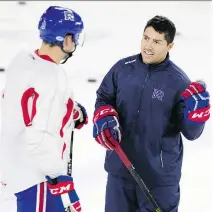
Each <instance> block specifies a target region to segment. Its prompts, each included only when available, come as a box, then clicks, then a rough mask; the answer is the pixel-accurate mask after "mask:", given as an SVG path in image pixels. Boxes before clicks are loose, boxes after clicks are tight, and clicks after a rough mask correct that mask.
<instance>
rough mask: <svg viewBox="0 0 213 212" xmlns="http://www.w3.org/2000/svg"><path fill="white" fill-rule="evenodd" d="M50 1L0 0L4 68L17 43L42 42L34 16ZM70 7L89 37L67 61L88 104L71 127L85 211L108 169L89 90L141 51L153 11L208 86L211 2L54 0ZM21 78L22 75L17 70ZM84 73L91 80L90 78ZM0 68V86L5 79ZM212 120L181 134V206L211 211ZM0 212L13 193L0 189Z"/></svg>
mask: <svg viewBox="0 0 213 212" xmlns="http://www.w3.org/2000/svg"><path fill="white" fill-rule="evenodd" d="M49 5H51V2H36V1H35V2H27V4H26V5H23V6H19V5H18V4H16V2H0V46H1V54H0V55H1V57H0V58H1V59H0V67H5V68H6V67H7V66H8V64H9V62H10V60H11V58H12V57H13V56H14V55H15V54H16V53H17V52H18V51H19V50H20V49H21V48H24V49H35V48H38V47H39V45H40V40H39V39H38V37H37V36H38V33H37V22H38V20H39V18H40V15H41V13H42V12H43V11H44V9H46V8H47V6H49ZM54 5H61V6H67V7H70V8H72V9H74V10H76V11H77V12H79V13H80V14H82V17H83V18H84V20H85V25H86V32H87V39H86V42H85V45H84V47H83V48H82V49H78V51H77V52H76V56H75V57H73V59H72V60H70V61H69V62H68V63H67V64H66V65H65V68H66V70H67V72H68V73H69V74H70V75H71V76H72V78H73V87H74V90H75V97H76V100H77V101H79V102H81V103H82V104H83V105H85V106H86V108H87V110H88V113H89V116H90V122H89V125H88V126H87V127H85V128H84V129H82V130H81V131H79V132H78V131H77V132H76V133H75V143H74V153H73V157H74V158H73V163H74V164H73V177H74V180H75V184H76V188H77V191H78V193H79V196H80V198H81V203H82V207H83V211H85V212H104V196H105V193H104V192H105V184H106V173H105V171H104V169H103V162H104V155H105V150H104V149H103V148H102V147H100V146H99V145H97V144H96V143H95V142H94V140H93V138H92V121H91V119H92V114H93V109H94V102H95V97H96V96H95V91H96V89H97V88H98V86H99V84H100V82H101V79H102V78H103V76H104V75H105V73H106V72H107V71H108V70H109V68H110V67H111V66H112V65H113V63H114V62H116V61H117V60H118V59H120V58H122V57H125V56H129V55H132V54H136V53H138V52H139V51H140V39H141V37H142V31H143V27H144V24H145V23H146V21H147V20H148V19H149V18H151V17H152V16H154V15H156V14H162V15H165V16H168V17H169V18H171V19H172V20H173V21H174V22H175V24H176V27H177V30H178V32H179V33H180V35H179V36H177V37H176V40H175V46H174V49H173V50H172V51H171V58H172V60H173V61H174V62H175V63H176V64H177V65H179V66H180V67H181V68H182V69H183V70H184V71H185V72H186V73H187V74H188V76H189V77H190V78H191V79H192V80H197V79H204V80H205V81H206V82H207V85H208V88H209V90H212V73H211V72H212V67H211V60H212V53H211V46H210V43H211V35H210V33H211V32H210V31H211V29H210V26H211V6H210V5H211V3H210V2H90V1H88V2H83V1H82V2H54ZM20 77H21V76H20ZM88 77H95V78H97V83H88V82H87V78H88ZM4 78H5V74H4V73H0V90H2V88H3V86H4V81H5V79H4ZM212 130H213V129H212V122H211V121H209V122H208V123H207V125H206V129H205V131H204V133H203V135H202V137H201V138H199V139H198V140H197V141H187V140H184V146H185V151H184V162H183V174H182V179H181V201H180V212H192V211H193V212H210V211H213V206H212V198H213V194H212V191H213V189H212V181H213V180H212V179H213V174H212V153H213V152H212ZM0 193H1V196H4V198H1V203H0V212H15V211H16V209H15V199H14V198H13V197H12V196H11V195H8V194H7V193H6V192H3V190H2V189H0Z"/></svg>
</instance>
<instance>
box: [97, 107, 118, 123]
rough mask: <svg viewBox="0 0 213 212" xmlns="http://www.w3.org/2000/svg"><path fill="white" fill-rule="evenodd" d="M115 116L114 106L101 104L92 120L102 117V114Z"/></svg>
mask: <svg viewBox="0 0 213 212" xmlns="http://www.w3.org/2000/svg"><path fill="white" fill-rule="evenodd" d="M110 115H111V116H117V112H116V111H115V109H114V108H112V107H109V106H102V107H100V108H99V109H98V110H97V111H96V114H95V116H94V118H93V122H95V121H97V120H98V119H101V118H103V117H104V116H110Z"/></svg>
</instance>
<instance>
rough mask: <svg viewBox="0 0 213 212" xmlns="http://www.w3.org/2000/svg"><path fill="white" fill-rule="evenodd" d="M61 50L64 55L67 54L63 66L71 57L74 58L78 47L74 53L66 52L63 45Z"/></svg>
mask: <svg viewBox="0 0 213 212" xmlns="http://www.w3.org/2000/svg"><path fill="white" fill-rule="evenodd" d="M61 50H62V52H64V53H65V54H66V57H65V58H64V61H63V62H62V63H61V64H64V63H66V62H67V60H68V59H69V58H70V57H72V56H73V52H74V51H75V50H76V46H75V48H74V50H73V51H72V52H66V51H64V46H63V45H62V46H61Z"/></svg>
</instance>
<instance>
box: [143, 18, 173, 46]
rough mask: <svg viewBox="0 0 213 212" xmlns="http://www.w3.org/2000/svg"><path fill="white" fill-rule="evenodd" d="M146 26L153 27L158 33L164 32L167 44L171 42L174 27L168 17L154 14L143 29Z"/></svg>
mask: <svg viewBox="0 0 213 212" xmlns="http://www.w3.org/2000/svg"><path fill="white" fill-rule="evenodd" d="M147 27H153V28H154V29H155V31H157V32H159V33H164V35H165V36H164V37H165V40H166V41H167V44H169V43H171V42H173V40H174V37H175V33H176V28H175V25H174V23H173V22H172V21H171V20H169V19H168V18H166V17H164V16H159V15H156V16H155V17H153V18H152V19H150V20H149V21H148V22H147V24H146V26H145V28H144V31H145V30H146V28H147Z"/></svg>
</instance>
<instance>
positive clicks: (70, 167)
mask: <svg viewBox="0 0 213 212" xmlns="http://www.w3.org/2000/svg"><path fill="white" fill-rule="evenodd" d="M73 139H74V131H72V132H71V139H70V152H69V161H68V163H67V175H69V176H70V177H71V176H72V152H73ZM65 212H71V209H70V207H69V208H67V210H66V211H65Z"/></svg>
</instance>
